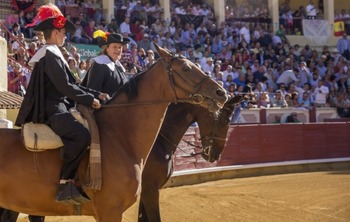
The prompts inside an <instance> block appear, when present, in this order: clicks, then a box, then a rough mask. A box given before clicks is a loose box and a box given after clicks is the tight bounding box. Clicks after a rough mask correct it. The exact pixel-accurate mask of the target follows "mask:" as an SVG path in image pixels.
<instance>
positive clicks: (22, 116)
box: [15, 49, 100, 126]
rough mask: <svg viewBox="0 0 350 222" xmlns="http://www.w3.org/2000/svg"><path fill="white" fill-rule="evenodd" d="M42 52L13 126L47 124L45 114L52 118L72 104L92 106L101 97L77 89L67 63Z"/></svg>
mask: <svg viewBox="0 0 350 222" xmlns="http://www.w3.org/2000/svg"><path fill="white" fill-rule="evenodd" d="M42 50H43V51H45V50H46V51H45V52H44V53H43V52H41V54H42V55H43V56H41V57H40V56H39V59H38V60H37V61H36V63H35V65H34V69H33V71H32V76H31V79H30V81H29V85H28V88H27V93H26V94H25V96H24V99H23V102H22V104H21V108H20V110H19V113H18V116H17V119H16V122H15V125H16V126H21V125H23V124H24V123H28V122H33V123H46V122H47V120H48V118H49V116H48V113H50V115H51V114H54V113H60V112H65V111H66V110H65V109H63V110H62V105H63V107H64V106H65V107H66V108H67V109H69V108H70V107H73V106H74V105H75V102H78V103H81V104H83V105H86V106H91V105H92V102H93V99H94V97H98V95H99V94H100V92H98V91H96V90H91V89H87V88H85V87H81V86H78V85H76V84H75V79H74V77H73V75H72V73H71V72H70V71H69V68H68V67H67V65H66V62H64V61H62V57H61V56H60V55H57V52H56V51H54V52H51V51H50V50H48V49H42ZM39 51H40V50H39ZM39 54H40V53H39ZM33 58H34V57H33ZM48 104H49V105H48ZM48 107H51V110H48Z"/></svg>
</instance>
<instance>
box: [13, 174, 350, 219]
mask: <svg viewBox="0 0 350 222" xmlns="http://www.w3.org/2000/svg"><path fill="white" fill-rule="evenodd" d="M349 188H350V171H332V172H315V173H298V174H284V175H273V176H261V177H253V178H239V179H231V180H220V181H215V182H207V183H203V184H198V185H192V186H182V187H176V188H167V189H164V190H162V192H161V211H162V218H163V221H164V222H180V221H181V222H183V221H186V222H192V221H193V222H216V221H218V222H232V221H238V222H252V221H254V222H280V221H283V222H349V221H350V204H349V203H350V189H349ZM136 218H137V204H134V205H133V206H132V207H131V208H130V209H129V210H128V211H127V212H126V213H125V215H124V220H123V222H129V221H130V222H134V221H137V219H136ZM18 221H19V222H26V221H28V219H27V217H24V218H21V219H19V220H18ZM68 221H69V222H94V221H95V220H93V219H92V218H91V217H83V216H81V217H47V219H46V222H68Z"/></svg>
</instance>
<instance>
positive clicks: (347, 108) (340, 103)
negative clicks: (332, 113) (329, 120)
mask: <svg viewBox="0 0 350 222" xmlns="http://www.w3.org/2000/svg"><path fill="white" fill-rule="evenodd" d="M334 106H335V107H336V108H337V113H338V115H339V116H340V117H342V118H346V117H350V102H349V101H348V100H346V98H345V93H344V92H338V93H337V97H336V100H335V101H334Z"/></svg>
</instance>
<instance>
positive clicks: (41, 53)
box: [28, 45, 69, 67]
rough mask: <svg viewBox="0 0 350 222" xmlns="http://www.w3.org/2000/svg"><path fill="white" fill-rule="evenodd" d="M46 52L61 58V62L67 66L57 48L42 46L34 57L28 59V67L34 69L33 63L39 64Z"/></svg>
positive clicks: (54, 46) (55, 46)
mask: <svg viewBox="0 0 350 222" xmlns="http://www.w3.org/2000/svg"><path fill="white" fill-rule="evenodd" d="M46 50H49V51H50V52H52V53H53V54H55V55H57V56H58V57H60V58H61V60H62V61H63V62H64V64H65V65H66V66H67V67H69V66H68V63H67V61H66V60H65V59H64V57H63V55H62V52H61V50H60V49H59V48H58V46H57V45H44V46H43V47H41V48H40V49H39V50H38V51H37V52H36V53H35V55H34V56H33V57H32V58H31V59H30V61H29V62H28V65H29V66H32V67H34V65H35V63H37V62H39V61H40V59H41V58H43V57H44V56H45V55H46Z"/></svg>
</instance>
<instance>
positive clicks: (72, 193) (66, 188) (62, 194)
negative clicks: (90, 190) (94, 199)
mask: <svg viewBox="0 0 350 222" xmlns="http://www.w3.org/2000/svg"><path fill="white" fill-rule="evenodd" d="M56 201H57V202H60V203H65V204H74V205H80V204H82V203H84V202H87V201H90V198H89V197H88V195H87V194H86V193H85V192H84V191H83V189H82V188H81V187H80V186H77V185H76V184H75V183H74V181H68V182H66V183H64V184H59V185H58V192H57V196H56Z"/></svg>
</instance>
